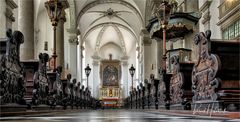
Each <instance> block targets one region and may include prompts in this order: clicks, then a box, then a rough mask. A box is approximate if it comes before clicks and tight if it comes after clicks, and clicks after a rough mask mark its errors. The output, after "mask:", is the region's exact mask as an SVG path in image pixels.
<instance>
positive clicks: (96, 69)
mask: <svg viewBox="0 0 240 122" xmlns="http://www.w3.org/2000/svg"><path fill="white" fill-rule="evenodd" d="M92 73H93V75H92V76H93V83H92V84H93V85H92V96H93V97H95V98H99V92H100V91H99V88H100V87H99V86H100V77H99V58H98V57H97V58H95V57H93V68H92Z"/></svg>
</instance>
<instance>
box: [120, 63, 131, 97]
mask: <svg viewBox="0 0 240 122" xmlns="http://www.w3.org/2000/svg"><path fill="white" fill-rule="evenodd" d="M128 73H129V71H128V61H127V60H123V61H122V84H123V91H124V96H125V97H127V96H129V91H130V90H129V89H130V87H131V85H129V83H130V84H131V83H132V81H131V79H130V80H128Z"/></svg>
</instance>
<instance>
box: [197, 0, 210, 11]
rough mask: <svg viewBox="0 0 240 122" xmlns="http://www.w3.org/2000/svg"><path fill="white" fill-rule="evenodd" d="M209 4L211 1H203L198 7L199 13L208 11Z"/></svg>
mask: <svg viewBox="0 0 240 122" xmlns="http://www.w3.org/2000/svg"><path fill="white" fill-rule="evenodd" d="M211 3H212V0H205V2H204V3H203V5H202V6H201V7H200V9H199V11H201V12H204V11H206V10H207V9H209V7H210V5H211Z"/></svg>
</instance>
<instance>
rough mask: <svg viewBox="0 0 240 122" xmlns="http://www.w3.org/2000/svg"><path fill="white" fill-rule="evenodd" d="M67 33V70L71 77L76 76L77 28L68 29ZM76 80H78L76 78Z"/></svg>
mask: <svg viewBox="0 0 240 122" xmlns="http://www.w3.org/2000/svg"><path fill="white" fill-rule="evenodd" d="M67 31H68V33H69V40H68V41H69V51H68V52H69V54H68V56H69V71H70V73H71V74H72V77H73V78H77V61H78V59H77V56H78V55H77V45H78V38H77V36H78V35H79V34H80V32H79V30H78V29H72V28H70V29H68V30H67ZM78 81H80V80H79V79H78Z"/></svg>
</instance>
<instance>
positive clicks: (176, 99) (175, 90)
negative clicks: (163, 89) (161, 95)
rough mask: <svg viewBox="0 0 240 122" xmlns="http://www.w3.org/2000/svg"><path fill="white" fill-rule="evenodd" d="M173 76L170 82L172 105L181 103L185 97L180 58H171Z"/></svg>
mask: <svg viewBox="0 0 240 122" xmlns="http://www.w3.org/2000/svg"><path fill="white" fill-rule="evenodd" d="M171 63H172V66H173V74H172V77H171V80H170V99H171V104H176V103H181V102H182V97H183V89H182V85H183V74H182V73H181V72H180V65H179V56H177V55H175V56H172V57H171Z"/></svg>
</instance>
